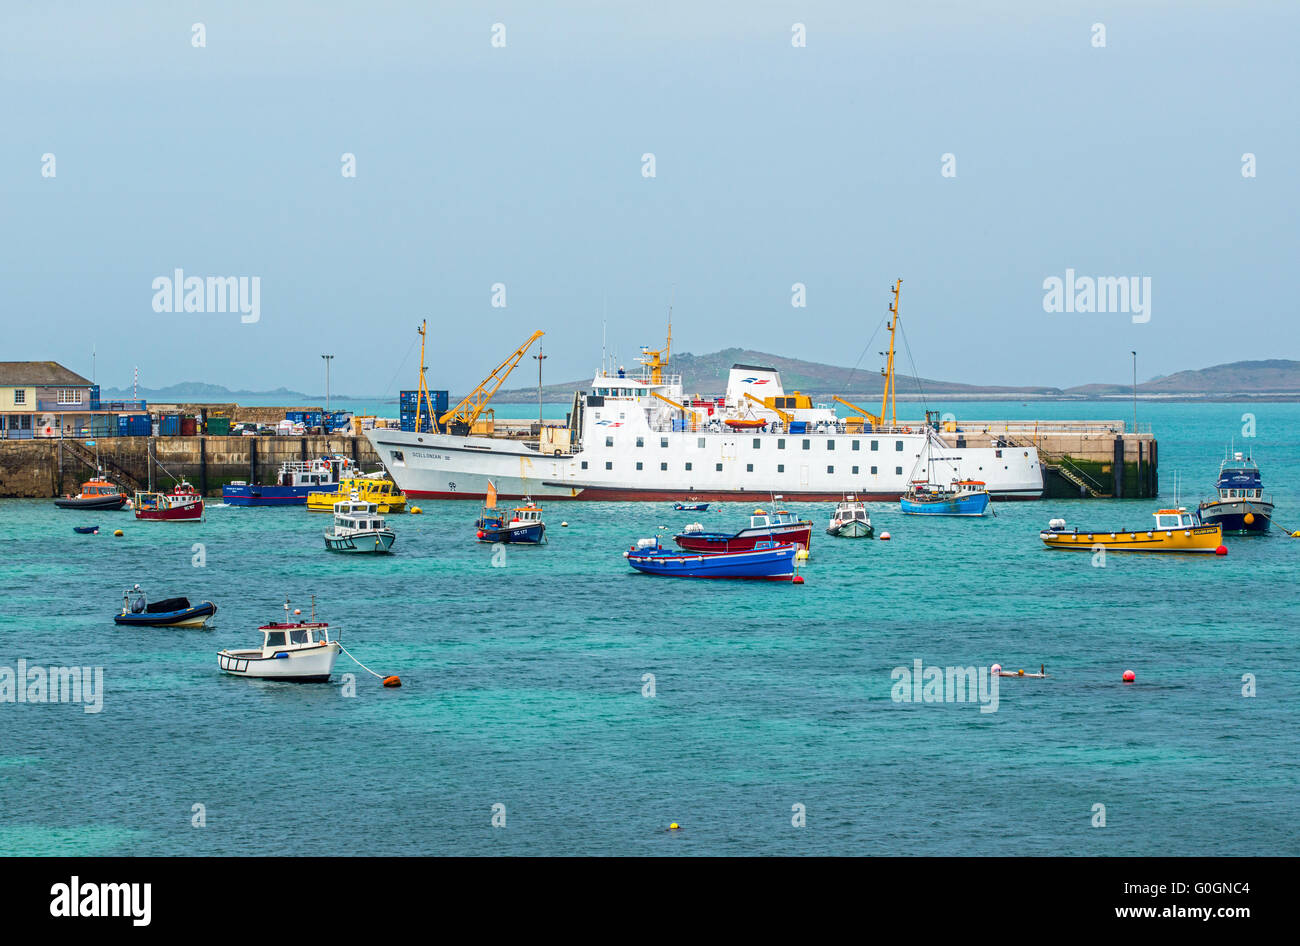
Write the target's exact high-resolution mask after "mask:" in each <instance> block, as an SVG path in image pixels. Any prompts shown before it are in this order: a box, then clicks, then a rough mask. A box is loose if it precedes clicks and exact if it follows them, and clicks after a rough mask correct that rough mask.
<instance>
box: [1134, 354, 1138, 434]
mask: <svg viewBox="0 0 1300 946" xmlns="http://www.w3.org/2000/svg"><path fill="white" fill-rule="evenodd" d="M1137 432H1138V353H1137V352H1133V433H1135V434H1136V433H1137Z"/></svg>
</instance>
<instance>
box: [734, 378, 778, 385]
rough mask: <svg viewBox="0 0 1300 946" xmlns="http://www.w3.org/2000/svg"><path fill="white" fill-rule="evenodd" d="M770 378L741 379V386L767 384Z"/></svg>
mask: <svg viewBox="0 0 1300 946" xmlns="http://www.w3.org/2000/svg"><path fill="white" fill-rule="evenodd" d="M771 380H772V379H771V378H741V379H740V383H741V384H767V383H768V382H769V381H771Z"/></svg>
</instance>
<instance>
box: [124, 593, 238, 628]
mask: <svg viewBox="0 0 1300 946" xmlns="http://www.w3.org/2000/svg"><path fill="white" fill-rule="evenodd" d="M216 613H217V606H216V605H215V604H213V603H212V602H211V601H204V602H202V603H201V604H197V605H194V606H192V607H191V605H190V599H189V598H167V599H166V600H163V601H155V602H154V603H153V604H150V605H149V606H148V607H147V608H146V609H145V610H143V611H123V612H122V613H119V614H115V615H114V616H113V620H114V622H116V623H117V624H125V625H128V626H131V627H202V626H203V625H205V624H206V623H207V622H208V618H210V617H212V615H214V614H216Z"/></svg>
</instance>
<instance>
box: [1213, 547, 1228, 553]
mask: <svg viewBox="0 0 1300 946" xmlns="http://www.w3.org/2000/svg"><path fill="white" fill-rule="evenodd" d="M1214 554H1215V555H1227V554H1228V547H1227V546H1226V545H1220V546H1219V547H1218V548H1217V549H1215V550H1214Z"/></svg>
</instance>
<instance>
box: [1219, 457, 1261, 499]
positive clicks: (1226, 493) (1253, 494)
mask: <svg viewBox="0 0 1300 946" xmlns="http://www.w3.org/2000/svg"><path fill="white" fill-rule="evenodd" d="M1215 485H1216V488H1217V489H1218V492H1219V498H1220V499H1263V498H1264V489H1263V486H1264V484H1263V482H1262V481H1261V480H1260V477H1259V465H1258V464H1257V463H1255V461H1254V460H1253V459H1251V458H1250V457H1247V456H1244V455H1243V454H1242V453H1241V452H1237V453H1234V454H1233V455H1232V459H1231V460H1224V461H1223V463H1222V464H1221V465H1220V466H1219V481H1218V483H1217V484H1215Z"/></svg>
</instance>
